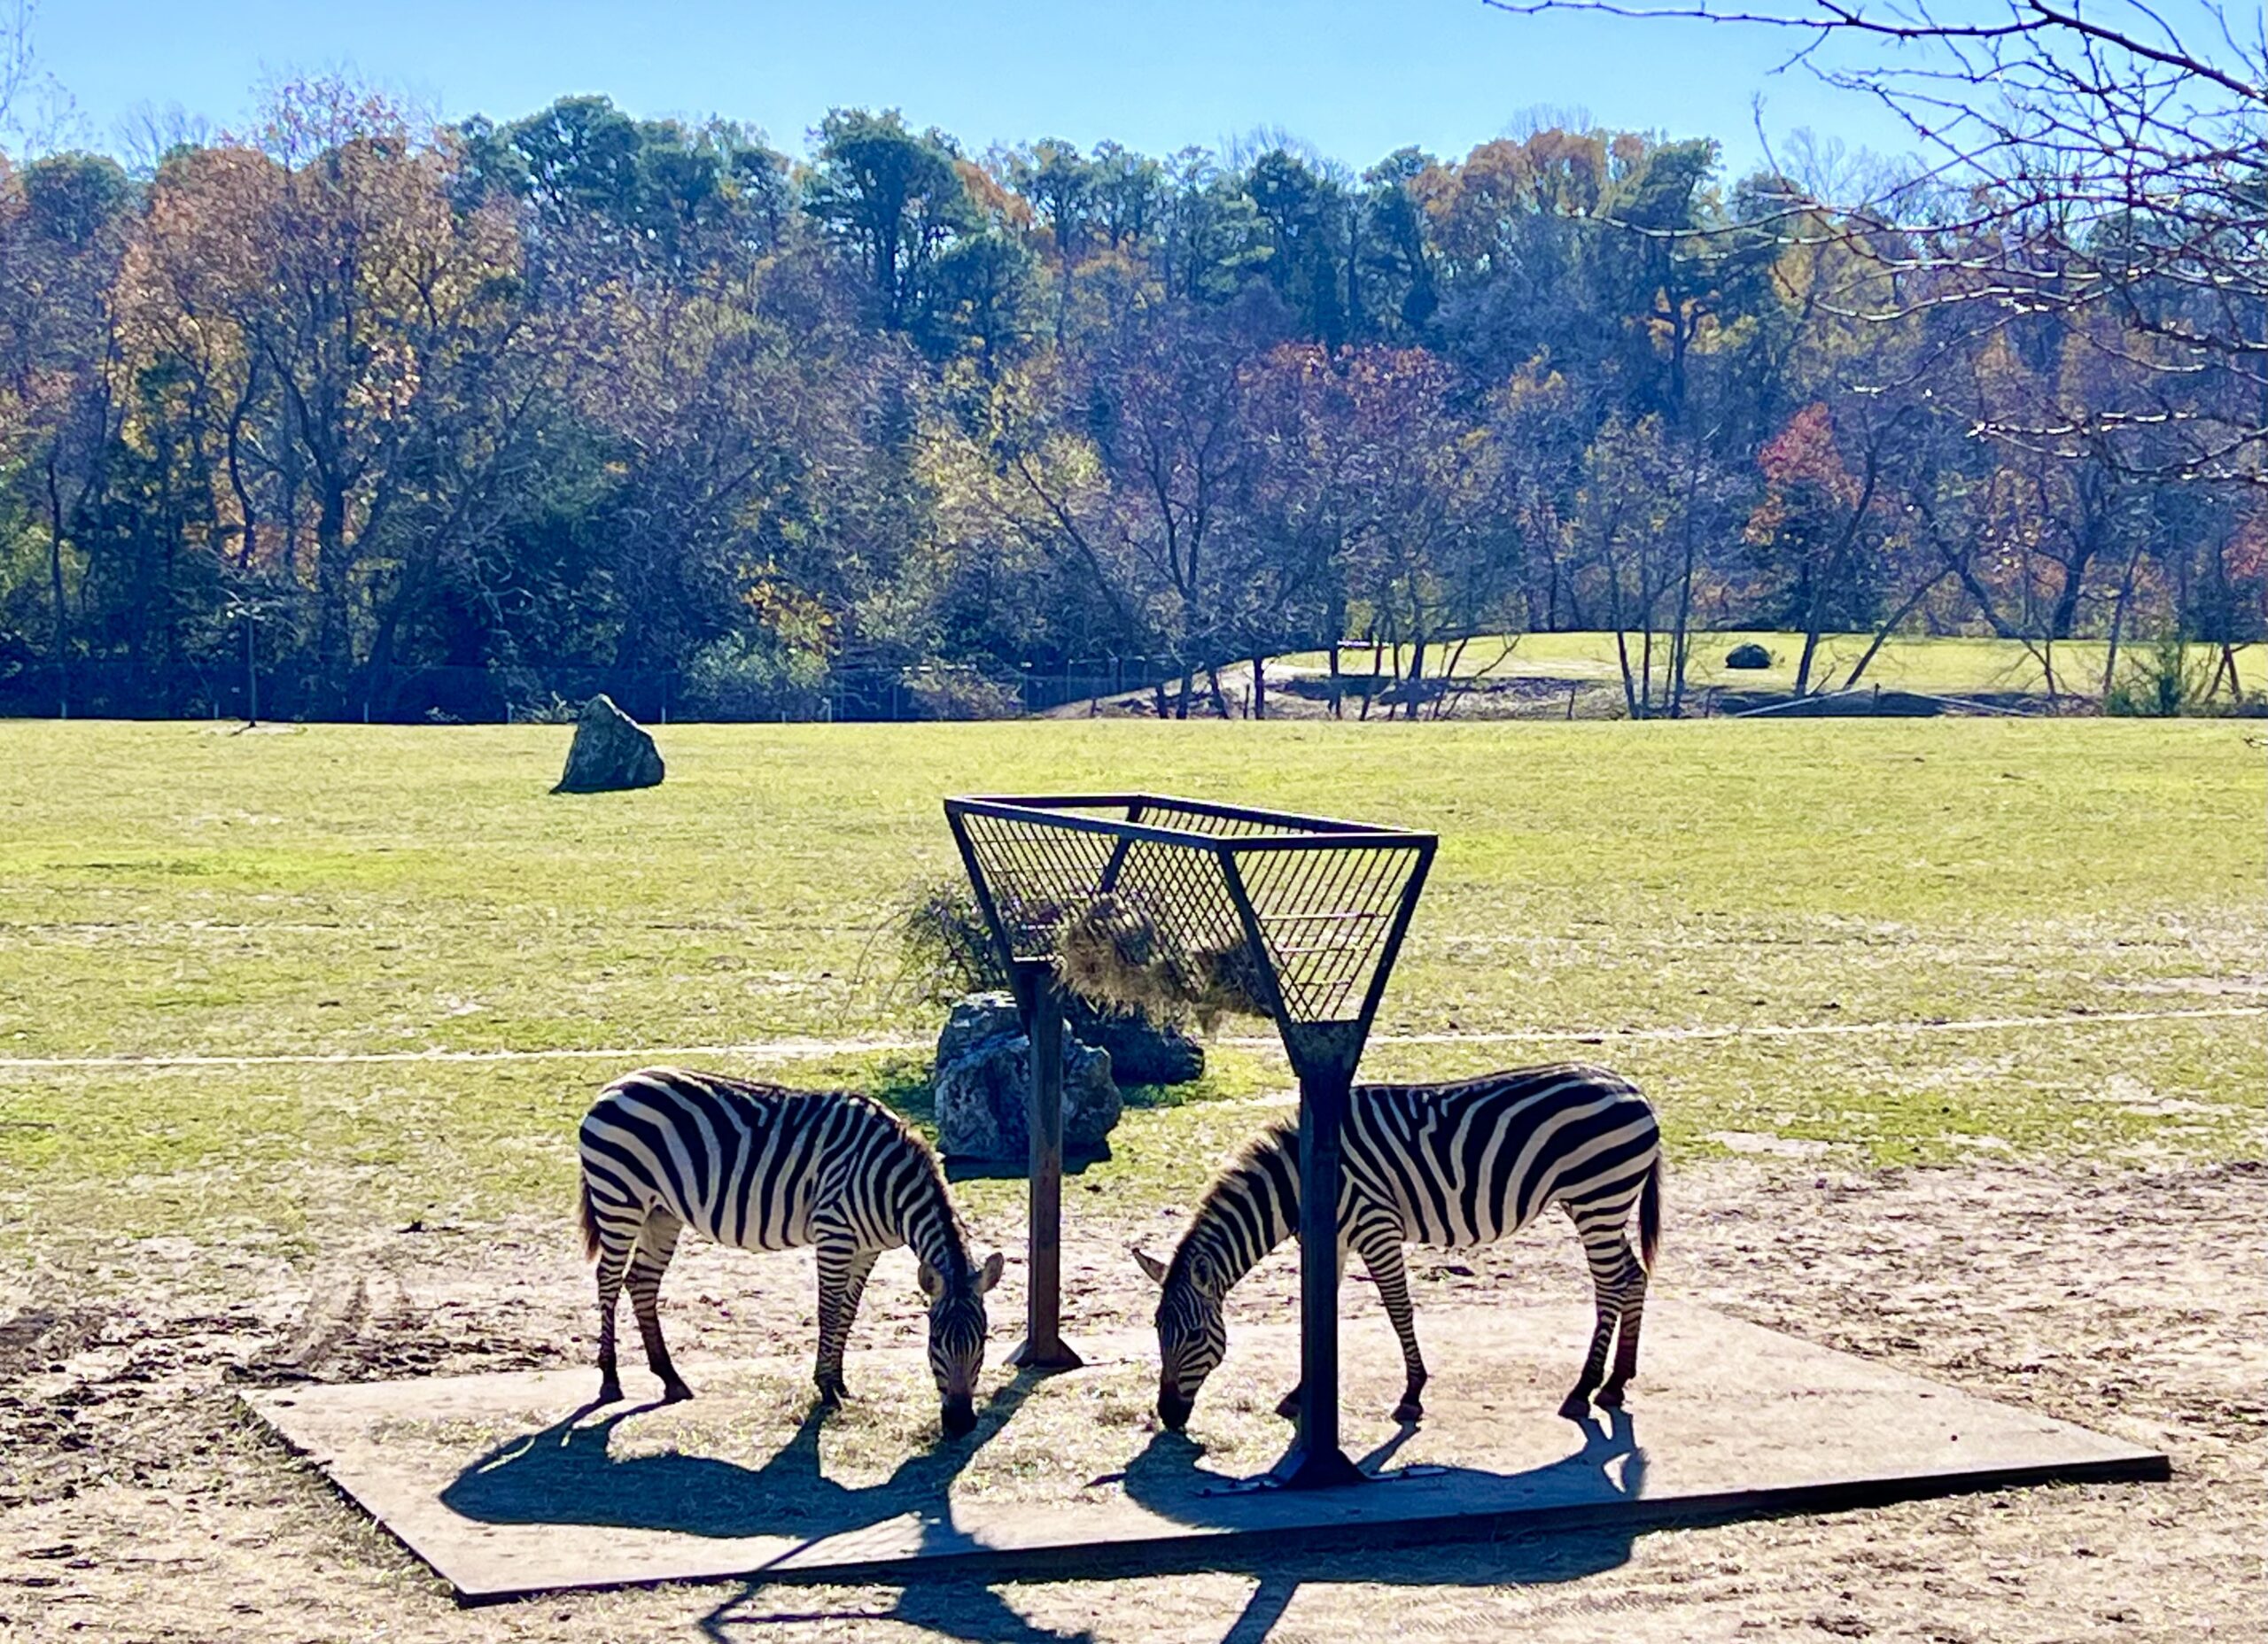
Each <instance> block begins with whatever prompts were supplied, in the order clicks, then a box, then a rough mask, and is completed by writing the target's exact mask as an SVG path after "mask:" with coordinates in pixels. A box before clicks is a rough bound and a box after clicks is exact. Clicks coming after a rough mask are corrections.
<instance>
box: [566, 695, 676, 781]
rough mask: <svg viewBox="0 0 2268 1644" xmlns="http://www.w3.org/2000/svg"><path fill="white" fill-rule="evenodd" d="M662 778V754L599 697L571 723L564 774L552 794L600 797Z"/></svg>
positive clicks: (611, 704) (632, 723)
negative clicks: (571, 738) (572, 737)
mask: <svg viewBox="0 0 2268 1644" xmlns="http://www.w3.org/2000/svg"><path fill="white" fill-rule="evenodd" d="M661 779H662V751H661V749H659V748H656V747H655V746H654V739H653V738H652V737H651V736H649V735H648V734H647V733H646V730H645V727H644V726H642V725H640V724H639V723H638V722H637V721H636V720H635V719H633V718H632V717H630V716H629V715H628V714H626V713H624V712H623V711H622V710H620V709H619V708H617V707H616V706H615V705H614V699H613V698H612V697H610V696H608V695H607V694H604V693H603V692H602V693H601V694H598V695H596V696H594V697H593V698H591V700H590V701H589V702H585V703H584V704H583V716H582V717H581V718H580V719H579V720H577V721H576V722H575V741H574V744H573V746H571V748H568V750H567V770H566V772H565V773H564V774H563V775H562V776H561V777H560V779H559V786H558V787H555V788H553V789H552V790H551V791H552V792H553V793H555V794H603V793H610V792H611V791H613V790H614V789H617V788H624V787H653V786H654V785H655V784H656V783H657V782H659V781H660V780H661Z"/></svg>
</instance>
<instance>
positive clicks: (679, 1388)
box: [662, 1381, 693, 1404]
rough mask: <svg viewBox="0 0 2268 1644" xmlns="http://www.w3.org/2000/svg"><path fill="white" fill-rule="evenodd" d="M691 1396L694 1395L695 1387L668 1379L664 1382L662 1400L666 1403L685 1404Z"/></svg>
mask: <svg viewBox="0 0 2268 1644" xmlns="http://www.w3.org/2000/svg"><path fill="white" fill-rule="evenodd" d="M691 1397H693V1389H692V1388H690V1387H688V1386H687V1385H686V1384H684V1383H683V1382H680V1381H667V1382H664V1383H663V1384H662V1402H663V1403H664V1404H683V1403H684V1402H685V1401H686V1400H687V1399H690V1398H691Z"/></svg>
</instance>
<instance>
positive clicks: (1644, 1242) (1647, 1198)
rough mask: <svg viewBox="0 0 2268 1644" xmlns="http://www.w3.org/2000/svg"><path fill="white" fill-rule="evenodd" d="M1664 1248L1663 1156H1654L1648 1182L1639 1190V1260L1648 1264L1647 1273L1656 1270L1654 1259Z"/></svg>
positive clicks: (1649, 1166) (1647, 1177) (1649, 1167)
mask: <svg viewBox="0 0 2268 1644" xmlns="http://www.w3.org/2000/svg"><path fill="white" fill-rule="evenodd" d="M1661 1247H1662V1156H1661V1155H1660V1154H1659V1153H1656V1154H1655V1155H1654V1162H1653V1163H1652V1164H1651V1165H1648V1166H1647V1167H1646V1180H1645V1183H1644V1185H1643V1186H1642V1187H1640V1188H1639V1190H1638V1259H1639V1260H1642V1261H1643V1262H1644V1263H1645V1264H1646V1271H1647V1272H1649V1273H1651V1272H1652V1271H1653V1270H1654V1258H1655V1257H1656V1256H1657V1255H1658V1254H1659V1253H1660V1252H1661Z"/></svg>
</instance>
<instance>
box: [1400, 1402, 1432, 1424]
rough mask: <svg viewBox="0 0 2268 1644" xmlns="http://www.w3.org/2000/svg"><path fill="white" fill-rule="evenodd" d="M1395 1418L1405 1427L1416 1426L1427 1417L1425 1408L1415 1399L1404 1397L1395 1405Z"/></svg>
mask: <svg viewBox="0 0 2268 1644" xmlns="http://www.w3.org/2000/svg"><path fill="white" fill-rule="evenodd" d="M1394 1420H1395V1421H1397V1422H1400V1423H1402V1425H1403V1426H1405V1427H1415V1426H1416V1425H1417V1423H1419V1422H1421V1421H1423V1420H1425V1407H1424V1406H1423V1405H1421V1404H1419V1403H1418V1402H1417V1400H1415V1399H1404V1400H1402V1402H1401V1403H1400V1404H1397V1405H1395V1406H1394Z"/></svg>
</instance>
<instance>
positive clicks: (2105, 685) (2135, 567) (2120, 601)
mask: <svg viewBox="0 0 2268 1644" xmlns="http://www.w3.org/2000/svg"><path fill="white" fill-rule="evenodd" d="M2141 565H2142V546H2141V544H2140V543H2139V542H2138V543H2136V544H2135V545H2134V551H2133V552H2132V554H2128V555H2127V556H2126V571H2125V574H2124V576H2122V577H2120V578H2119V579H2118V596H2117V598H2116V599H2114V600H2113V601H2111V602H2110V643H2109V646H2108V647H2107V648H2105V650H2104V652H2103V657H2102V694H2104V695H2105V696H2109V694H2110V686H2111V680H2112V678H2113V676H2114V675H2115V674H2116V672H2117V668H2118V640H2119V636H2120V635H2121V633H2122V632H2124V629H2125V626H2126V607H2127V604H2128V603H2129V602H2130V601H2132V599H2133V597H2134V578H2135V575H2136V573H2137V572H2139V571H2140V569H2141Z"/></svg>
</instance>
